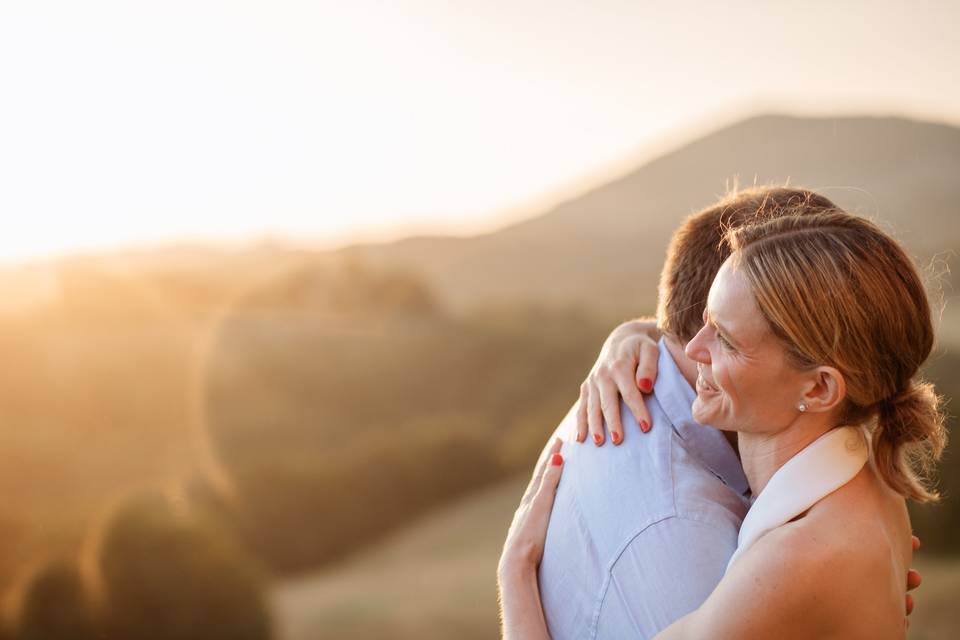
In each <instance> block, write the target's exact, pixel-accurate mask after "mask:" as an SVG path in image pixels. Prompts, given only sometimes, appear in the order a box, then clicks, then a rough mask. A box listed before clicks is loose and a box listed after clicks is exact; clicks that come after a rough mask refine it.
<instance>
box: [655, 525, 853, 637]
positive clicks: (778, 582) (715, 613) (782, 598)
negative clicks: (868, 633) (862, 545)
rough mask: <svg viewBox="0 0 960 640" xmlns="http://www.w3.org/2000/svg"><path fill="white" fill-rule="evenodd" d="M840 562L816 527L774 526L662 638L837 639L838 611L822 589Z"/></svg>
mask: <svg viewBox="0 0 960 640" xmlns="http://www.w3.org/2000/svg"><path fill="white" fill-rule="evenodd" d="M842 560H843V558H842V553H841V552H840V551H839V550H838V549H837V547H835V546H833V545H824V544H822V543H821V540H820V534H819V533H818V532H817V531H816V529H815V528H812V527H807V526H800V525H799V522H798V523H791V524H789V525H786V526H783V527H779V528H777V529H775V530H773V531H771V532H770V533H768V534H766V535H765V536H763V537H762V538H760V539H759V540H758V541H757V542H756V543H754V545H753V546H752V547H750V549H749V550H748V551H746V552H745V553H744V554H743V555H742V556H741V557H740V558H739V559H738V560H737V562H736V563H735V564H734V565H733V566H732V567H730V570H729V571H727V573H726V575H725V576H724V577H723V580H721V581H720V584H719V585H717V588H716V589H715V590H714V592H713V593H712V594H711V595H710V597H709V598H707V600H706V602H704V604H703V605H702V606H701V607H700V608H699V609H698V610H697V611H695V612H693V613H692V614H690V615H689V616H687V617H686V618H684V619H682V620H680V621H679V622H678V623H676V625H675V626H674V627H671V628H670V629H667V632H665V633H664V638H695V637H710V638H744V637H776V638H810V637H827V636H829V635H831V634H833V633H836V634H837V635H842V632H844V631H848V630H847V629H846V628H843V629H838V624H837V621H838V620H840V619H842V617H843V609H842V606H841V605H840V604H838V603H837V602H836V601H835V600H834V599H833V598H832V597H830V593H829V592H828V591H825V590H824V588H823V587H824V585H825V584H826V583H828V582H829V581H830V580H831V578H832V577H833V576H834V574H836V573H837V563H838V562H841V561H842ZM840 626H842V627H845V626H844V625H843V624H842V623H841V625H840ZM847 635H849V634H847Z"/></svg>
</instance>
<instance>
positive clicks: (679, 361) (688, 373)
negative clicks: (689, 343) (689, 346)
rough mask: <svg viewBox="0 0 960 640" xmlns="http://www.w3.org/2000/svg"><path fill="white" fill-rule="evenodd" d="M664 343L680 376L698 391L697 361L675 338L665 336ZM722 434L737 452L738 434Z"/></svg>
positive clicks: (724, 432)
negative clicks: (691, 357) (692, 358)
mask: <svg viewBox="0 0 960 640" xmlns="http://www.w3.org/2000/svg"><path fill="white" fill-rule="evenodd" d="M663 343H664V344H665V345H667V351H669V352H670V357H672V358H673V362H674V364H676V365H677V369H679V370H680V374H681V375H682V376H683V379H684V380H686V381H687V383H688V384H689V385H690V386H691V387H693V388H694V389H696V388H697V377H698V376H699V375H700V373H699V372H698V371H697V363H696V361H695V360H691V359H690V358H688V357H687V352H686V351H685V350H684V345H682V344H680V341H679V340H677V339H676V338H674V337H673V336H667V335H665V336H664V337H663ZM721 432H722V433H723V435H724V437H725V438H726V439H727V442H729V443H730V446H731V447H733V450H734V451H735V452H736V451H737V432H736V431H723V430H722V429H721Z"/></svg>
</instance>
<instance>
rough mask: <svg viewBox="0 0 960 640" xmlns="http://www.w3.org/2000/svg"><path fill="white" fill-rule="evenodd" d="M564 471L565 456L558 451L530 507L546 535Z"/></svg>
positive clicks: (532, 514)
mask: <svg viewBox="0 0 960 640" xmlns="http://www.w3.org/2000/svg"><path fill="white" fill-rule="evenodd" d="M562 470H563V454H561V453H560V452H559V450H558V451H556V452H554V453H552V454H551V455H550V464H548V465H547V468H546V469H545V470H544V472H543V477H542V478H541V480H540V488H539V489H538V490H537V495H536V497H535V498H534V500H533V503H532V504H531V506H530V516H531V517H532V518H537V519H538V523H539V525H542V527H543V532H544V535H546V528H547V522H548V521H549V520H550V512H551V511H552V510H553V499H554V497H555V496H556V495H557V486H558V485H559V484H560V474H561V471H562Z"/></svg>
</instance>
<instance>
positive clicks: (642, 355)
mask: <svg viewBox="0 0 960 640" xmlns="http://www.w3.org/2000/svg"><path fill="white" fill-rule="evenodd" d="M638 360H639V362H638V364H637V373H636V382H637V388H638V389H640V391H642V392H643V393H652V392H653V386H654V384H656V382H657V364H658V362H659V360H660V346H659V345H658V344H657V343H656V342H654V341H653V340H652V339H649V338H647V339H645V340H643V341H642V342H641V343H640V348H639V357H638ZM644 412H645V413H646V405H644ZM636 418H637V423H638V424H639V425H640V430H641V431H643V432H644V433H646V432H647V431H650V427H651V425H652V422H651V421H650V414H648V413H647V414H646V415H644V416H636Z"/></svg>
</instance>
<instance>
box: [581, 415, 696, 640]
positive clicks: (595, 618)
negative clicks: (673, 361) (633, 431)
mask: <svg viewBox="0 0 960 640" xmlns="http://www.w3.org/2000/svg"><path fill="white" fill-rule="evenodd" d="M654 397H655V396H654ZM657 404H659V402H658V403H657ZM660 409H661V411H662V409H663V408H662V407H660ZM663 415H664V417H665V418H667V422H669V423H670V429H671V433H670V439H669V443H668V445H667V447H668V451H667V455H666V459H667V461H668V464H669V465H670V469H669V472H670V475H669V477H670V497H671V498H672V502H671V507H672V508H671V509H670V510H669V511H667V512H663V513H660V514H657V515H656V516H654V517H652V518H651V519H650V520H648V521H647V523H646V524H645V525H644V526H642V527H640V528H639V529H638V530H637V531H635V532H634V533H633V535H631V536H629V537H628V538H627V539H626V540H625V541H624V543H623V544H622V545H621V546H620V548H619V549H618V550H617V553H616V554H614V556H613V558H612V559H611V561H610V562H609V563H608V564H607V567H606V575H604V577H603V585H602V586H601V587H600V593H599V597H598V598H597V604H596V606H595V607H594V610H593V615H592V616H591V617H590V633H589V636H590V640H595V639H596V637H597V632H598V631H599V628H600V611H601V610H602V609H603V603H604V601H605V600H606V599H607V591H608V590H609V589H610V583H611V582H612V581H613V569H614V567H616V566H617V562H619V561H620V558H621V557H623V554H624V552H625V551H626V550H627V549H628V548H629V547H630V545H631V544H633V541H634V540H636V539H637V538H639V537H640V536H641V535H643V533H644V532H645V531H646V530H647V529H649V528H650V527H653V526H656V525H658V524H660V523H661V522H664V521H666V520H669V519H671V518H675V517H677V491H676V487H677V482H676V478H674V475H673V439H674V438H675V437H676V433H675V432H674V431H673V420H671V419H670V418H669V416H667V415H666V412H664V413H663Z"/></svg>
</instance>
